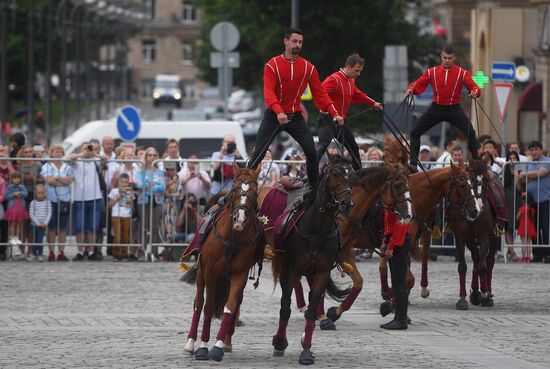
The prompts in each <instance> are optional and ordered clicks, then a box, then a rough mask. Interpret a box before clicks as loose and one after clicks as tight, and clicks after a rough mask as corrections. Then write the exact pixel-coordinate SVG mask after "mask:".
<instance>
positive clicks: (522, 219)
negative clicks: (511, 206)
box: [517, 192, 537, 263]
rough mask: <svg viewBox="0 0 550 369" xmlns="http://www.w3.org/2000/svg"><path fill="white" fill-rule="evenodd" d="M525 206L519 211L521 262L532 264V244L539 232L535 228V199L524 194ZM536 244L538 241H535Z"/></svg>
mask: <svg viewBox="0 0 550 369" xmlns="http://www.w3.org/2000/svg"><path fill="white" fill-rule="evenodd" d="M522 197H523V199H524V202H523V205H522V206H521V207H520V208H519V209H518V214H517V220H518V236H519V237H520V238H521V243H522V245H528V246H523V247H522V248H521V262H523V263H529V262H531V246H530V245H531V242H532V241H535V240H536V239H537V230H536V228H535V209H534V208H533V206H532V204H533V199H532V197H531V195H529V194H526V193H525V192H524V193H523V194H522ZM535 242H536V241H535Z"/></svg>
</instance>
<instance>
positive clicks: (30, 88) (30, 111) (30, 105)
mask: <svg viewBox="0 0 550 369" xmlns="http://www.w3.org/2000/svg"><path fill="white" fill-rule="evenodd" d="M28 4H29V10H28V11H27V32H28V37H29V41H28V48H29V50H28V53H29V54H28V55H27V132H28V139H29V141H30V142H32V139H33V128H34V127H33V124H34V119H33V118H34V19H33V12H32V8H33V0H28Z"/></svg>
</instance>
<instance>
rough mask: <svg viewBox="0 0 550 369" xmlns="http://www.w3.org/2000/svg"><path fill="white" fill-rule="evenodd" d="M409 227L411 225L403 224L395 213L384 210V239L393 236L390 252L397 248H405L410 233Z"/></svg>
mask: <svg viewBox="0 0 550 369" xmlns="http://www.w3.org/2000/svg"><path fill="white" fill-rule="evenodd" d="M409 227H410V224H403V223H401V222H400V221H399V219H397V215H395V213H393V212H391V211H388V210H386V209H384V237H385V236H388V235H390V236H391V237H390V241H389V243H388V250H393V249H394V248H395V247H396V246H397V247H401V246H403V244H404V243H405V237H406V236H407V233H409Z"/></svg>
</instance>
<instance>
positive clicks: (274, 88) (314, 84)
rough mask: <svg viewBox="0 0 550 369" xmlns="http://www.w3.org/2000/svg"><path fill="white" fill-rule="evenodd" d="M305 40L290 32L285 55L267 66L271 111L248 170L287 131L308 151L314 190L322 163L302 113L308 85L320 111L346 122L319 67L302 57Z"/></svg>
mask: <svg viewBox="0 0 550 369" xmlns="http://www.w3.org/2000/svg"><path fill="white" fill-rule="evenodd" d="M303 41H304V38H303V35H302V31H300V30H298V29H296V28H291V29H289V30H288V31H287V32H286V33H285V37H284V44H285V52H284V53H283V54H282V55H279V56H275V57H273V58H271V59H270V60H269V61H268V62H267V63H266V65H265V67H264V100H265V105H266V108H267V110H266V111H265V114H264V117H263V119H262V123H261V124H260V128H259V129H258V133H257V135H256V144H255V146H254V152H253V153H252V155H251V156H250V160H249V163H248V167H249V168H256V167H257V166H258V165H259V164H260V162H261V161H262V159H263V158H264V154H265V152H266V151H267V149H268V146H269V144H270V143H271V141H272V140H273V139H274V138H275V135H276V134H278V133H279V132H281V131H283V130H284V131H287V132H288V134H290V135H291V136H292V137H293V138H294V139H295V140H296V141H297V142H298V144H299V145H300V146H301V148H302V150H303V151H304V154H305V155H306V160H307V163H306V165H307V177H308V181H309V185H310V187H313V186H314V185H315V184H317V181H318V177H319V161H318V160H317V153H316V152H315V143H314V142H313V136H312V135H311V131H310V130H309V127H308V125H307V123H306V121H305V120H304V117H303V116H302V113H301V110H300V98H301V96H302V94H303V93H304V91H305V89H306V87H307V85H308V84H309V88H310V89H311V93H312V95H313V102H314V103H315V105H316V106H317V108H319V110H321V111H324V112H328V114H330V116H331V117H332V118H334V119H335V120H336V121H337V122H338V124H340V125H341V124H343V123H344V119H343V118H342V117H341V116H340V115H339V114H338V111H337V110H336V108H335V106H334V104H333V103H332V101H331V100H330V98H329V97H328V95H327V93H326V91H325V90H324V88H323V86H322V85H321V81H320V80H319V75H318V73H317V69H316V68H315V66H314V65H313V64H311V63H310V62H308V61H307V60H306V59H304V58H301V57H300V56H299V54H300V51H301V50H302V44H303Z"/></svg>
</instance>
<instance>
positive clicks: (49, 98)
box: [44, 0, 53, 147]
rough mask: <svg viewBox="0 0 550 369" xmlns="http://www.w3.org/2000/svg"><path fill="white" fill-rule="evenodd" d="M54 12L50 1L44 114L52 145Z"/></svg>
mask: <svg viewBox="0 0 550 369" xmlns="http://www.w3.org/2000/svg"><path fill="white" fill-rule="evenodd" d="M52 11H53V2H52V0H48V16H47V17H46V22H47V24H46V85H45V87H46V91H45V92H46V93H45V96H46V109H45V112H44V119H45V121H44V123H45V127H44V128H45V130H46V132H45V134H46V143H47V144H48V147H49V146H50V145H51V143H52V129H51V125H52V81H51V80H52Z"/></svg>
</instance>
